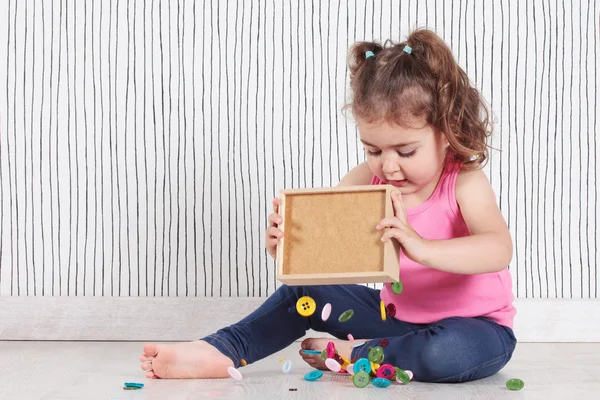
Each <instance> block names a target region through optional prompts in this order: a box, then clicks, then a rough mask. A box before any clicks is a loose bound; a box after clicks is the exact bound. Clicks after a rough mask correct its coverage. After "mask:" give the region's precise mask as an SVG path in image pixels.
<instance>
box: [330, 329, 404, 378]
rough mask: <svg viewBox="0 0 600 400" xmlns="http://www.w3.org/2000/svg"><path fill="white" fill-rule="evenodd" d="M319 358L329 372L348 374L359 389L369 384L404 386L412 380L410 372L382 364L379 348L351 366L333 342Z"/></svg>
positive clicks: (370, 350)
mask: <svg viewBox="0 0 600 400" xmlns="http://www.w3.org/2000/svg"><path fill="white" fill-rule="evenodd" d="M384 340H386V339H382V341H384ZM386 342H387V340H386ZM321 357H322V358H323V359H324V360H325V365H326V366H327V368H329V369H330V370H331V371H333V372H337V373H341V374H350V379H351V380H352V383H353V384H354V386H356V387H359V388H364V387H366V386H367V385H368V384H369V383H371V384H372V385H373V386H376V387H380V388H386V387H388V386H390V385H391V384H392V382H397V383H400V384H406V383H409V382H410V381H411V380H412V378H413V374H412V372H410V371H404V370H402V369H400V368H398V367H394V366H393V365H391V364H382V363H383V360H384V358H385V355H384V353H383V348H382V347H381V346H375V347H370V348H369V355H368V358H359V359H358V360H356V362H355V363H354V364H352V363H351V362H350V361H349V360H347V359H346V358H344V357H342V356H340V355H339V354H338V352H337V350H336V349H335V344H334V343H333V342H329V343H328V344H327V348H326V349H325V350H323V351H322V352H321ZM319 377H320V376H319Z"/></svg>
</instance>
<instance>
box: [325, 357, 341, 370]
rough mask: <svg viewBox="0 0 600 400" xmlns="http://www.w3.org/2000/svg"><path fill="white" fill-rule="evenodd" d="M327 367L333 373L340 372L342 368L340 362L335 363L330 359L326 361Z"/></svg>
mask: <svg viewBox="0 0 600 400" xmlns="http://www.w3.org/2000/svg"><path fill="white" fill-rule="evenodd" d="M325 365H326V366H327V368H329V369H330V370H331V371H333V372H340V370H341V369H342V366H341V365H340V363H339V362H337V361H335V360H334V359H333V358H328V359H327V360H325Z"/></svg>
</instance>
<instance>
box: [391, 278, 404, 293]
mask: <svg viewBox="0 0 600 400" xmlns="http://www.w3.org/2000/svg"><path fill="white" fill-rule="evenodd" d="M392 292H394V293H396V294H400V293H402V282H400V281H398V282H394V283H392Z"/></svg>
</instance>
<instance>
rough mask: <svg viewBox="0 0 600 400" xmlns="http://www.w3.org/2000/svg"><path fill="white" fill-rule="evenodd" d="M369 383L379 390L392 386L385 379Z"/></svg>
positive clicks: (377, 379)
mask: <svg viewBox="0 0 600 400" xmlns="http://www.w3.org/2000/svg"><path fill="white" fill-rule="evenodd" d="M371 383H372V384H373V386H377V387H380V388H386V387H388V386H390V385H391V384H392V382H390V380H389V379H385V378H375V379H373V380H372V381H371Z"/></svg>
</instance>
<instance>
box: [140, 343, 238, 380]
mask: <svg viewBox="0 0 600 400" xmlns="http://www.w3.org/2000/svg"><path fill="white" fill-rule="evenodd" d="M140 361H141V362H142V365H141V368H142V370H144V371H146V377H148V378H166V379H198V378H227V377H228V376H229V373H228V372H227V367H233V362H232V361H231V360H230V359H229V357H227V356H225V355H224V354H223V353H221V352H220V351H219V350H217V349H216V348H215V347H213V346H211V345H210V344H208V343H206V342H205V341H202V340H198V341H194V342H184V343H177V344H154V343H149V344H146V345H144V354H142V356H141V357H140Z"/></svg>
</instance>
